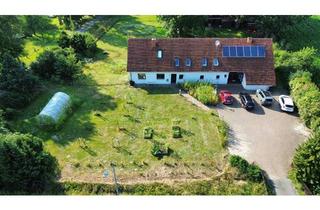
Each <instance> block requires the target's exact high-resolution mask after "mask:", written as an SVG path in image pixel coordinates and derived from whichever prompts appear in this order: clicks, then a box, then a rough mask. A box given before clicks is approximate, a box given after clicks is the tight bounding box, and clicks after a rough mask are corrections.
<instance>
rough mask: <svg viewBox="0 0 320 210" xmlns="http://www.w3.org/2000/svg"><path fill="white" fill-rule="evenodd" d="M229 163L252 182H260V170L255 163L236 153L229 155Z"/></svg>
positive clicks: (261, 179)
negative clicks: (250, 162)
mask: <svg viewBox="0 0 320 210" xmlns="http://www.w3.org/2000/svg"><path fill="white" fill-rule="evenodd" d="M229 163H230V165H231V166H232V167H235V168H237V169H238V170H239V172H240V175H242V176H244V177H245V178H246V179H248V180H250V181H253V182H262V181H263V177H262V170H261V169H260V167H259V166H257V165H255V164H249V163H248V161H246V160H245V159H243V158H242V157H240V156H238V155H231V156H230V158H229Z"/></svg>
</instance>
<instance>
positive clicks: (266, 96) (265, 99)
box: [256, 89, 273, 106]
mask: <svg viewBox="0 0 320 210" xmlns="http://www.w3.org/2000/svg"><path fill="white" fill-rule="evenodd" d="M256 96H257V98H258V99H259V101H260V103H261V104H262V105H264V106H270V105H272V102H273V98H272V95H271V93H270V92H269V91H266V90H262V89H258V90H257V91H256Z"/></svg>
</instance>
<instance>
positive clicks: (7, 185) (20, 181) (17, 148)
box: [0, 134, 59, 193]
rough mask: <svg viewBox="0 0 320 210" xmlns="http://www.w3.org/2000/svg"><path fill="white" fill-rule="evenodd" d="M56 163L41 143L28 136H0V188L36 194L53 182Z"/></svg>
mask: <svg viewBox="0 0 320 210" xmlns="http://www.w3.org/2000/svg"><path fill="white" fill-rule="evenodd" d="M58 175H59V170H58V163H57V161H56V159H55V158H54V157H53V156H51V155H50V154H49V153H47V152H45V151H44V148H43V144H42V141H41V140H40V139H38V138H36V137H34V136H31V135H29V134H27V135H26V134H6V135H0V188H1V189H2V190H3V191H6V192H17V191H19V192H28V193H36V192H37V193H38V192H42V191H44V190H45V189H46V188H47V187H48V186H50V185H51V184H52V183H54V182H55V180H56V178H57V176H58Z"/></svg>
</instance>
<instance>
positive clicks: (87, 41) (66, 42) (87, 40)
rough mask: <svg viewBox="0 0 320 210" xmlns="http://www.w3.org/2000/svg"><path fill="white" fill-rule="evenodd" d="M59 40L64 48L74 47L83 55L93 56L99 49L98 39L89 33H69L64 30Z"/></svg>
mask: <svg viewBox="0 0 320 210" xmlns="http://www.w3.org/2000/svg"><path fill="white" fill-rule="evenodd" d="M58 42H59V46H60V47H62V48H68V47H72V48H73V49H74V51H75V52H76V53H77V54H78V55H80V56H82V57H93V56H94V55H95V53H96V52H97V50H98V48H97V44H96V41H95V40H94V38H93V36H92V35H91V34H89V33H79V32H76V33H72V34H70V35H68V34H67V33H66V32H62V33H61V36H60V38H59V41H58Z"/></svg>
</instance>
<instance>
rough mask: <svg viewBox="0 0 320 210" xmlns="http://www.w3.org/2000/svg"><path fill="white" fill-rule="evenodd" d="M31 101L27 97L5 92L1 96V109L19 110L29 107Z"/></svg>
mask: <svg viewBox="0 0 320 210" xmlns="http://www.w3.org/2000/svg"><path fill="white" fill-rule="evenodd" d="M30 97H32V96H30ZM30 100H31V98H29V96H27V95H22V94H19V93H16V92H4V93H3V94H1V95H0V107H2V108H14V109H19V108H23V107H25V106H27V105H28V104H29V102H30Z"/></svg>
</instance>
